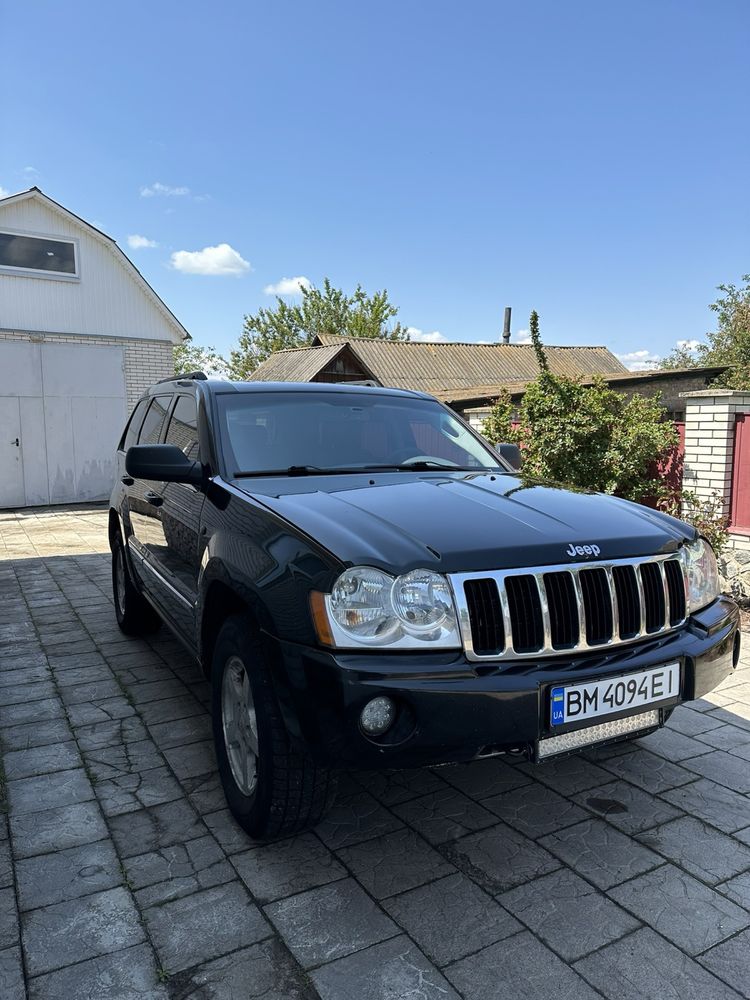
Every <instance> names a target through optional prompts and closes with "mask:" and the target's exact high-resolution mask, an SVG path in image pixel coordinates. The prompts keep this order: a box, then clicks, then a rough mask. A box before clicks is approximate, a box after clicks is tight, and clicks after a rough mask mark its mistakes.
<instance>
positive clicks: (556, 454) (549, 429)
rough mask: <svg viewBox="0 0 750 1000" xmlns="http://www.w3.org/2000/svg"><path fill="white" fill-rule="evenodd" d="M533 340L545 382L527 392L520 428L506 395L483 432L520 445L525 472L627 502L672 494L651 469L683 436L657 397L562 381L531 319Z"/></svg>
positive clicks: (540, 378) (599, 383)
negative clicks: (551, 363)
mask: <svg viewBox="0 0 750 1000" xmlns="http://www.w3.org/2000/svg"><path fill="white" fill-rule="evenodd" d="M529 328H530V331H531V340H532V343H533V345H534V349H535V351H536V357H537V362H538V364H539V375H538V376H537V378H536V379H535V380H534V381H533V382H531V383H530V384H529V385H528V386H527V387H526V391H525V393H524V397H523V400H522V402H521V405H520V407H519V413H518V422H517V424H516V425H514V424H513V422H512V421H511V415H512V406H511V402H510V397H509V396H508V395H507V393H506V394H503V395H501V397H500V398H499V399H498V401H497V403H496V405H495V406H494V407H493V409H492V412H491V413H490V416H489V418H488V419H487V420H486V421H485V423H484V425H483V427H482V433H483V434H484V436H485V437H487V438H488V439H489V440H490V441H492V442H493V443H495V442H497V441H514V442H516V443H517V444H519V445H520V446H521V448H522V449H523V454H524V473H525V474H527V475H529V476H531V477H535V478H538V479H543V480H544V479H546V480H552V481H554V482H558V483H563V484H566V485H569V486H573V487H577V488H580V489H590V490H597V491H599V492H601V493H612V494H615V495H617V496H620V497H624V498H626V499H628V500H636V501H642V500H645V499H646V498H657V499H658V498H660V497H662V496H664V495H665V493H666V487H665V486H664V484H663V483H662V482H660V481H659V480H658V479H656V478H655V476H654V474H653V472H652V469H653V468H654V466H655V463H656V462H657V461H658V460H659V459H660V458H662V457H664V456H665V455H666V454H667V453H668V452H669V450H670V449H671V448H672V447H673V446H674V445H675V444H676V443H677V432H676V430H675V428H674V425H673V424H672V422H671V421H668V420H665V419H664V417H665V411H664V409H663V408H662V406H661V405H660V403H659V400H658V398H646V397H644V396H638V395H635V396H632V397H631V398H630V399H628V398H626V397H625V396H623V395H621V394H620V393H618V392H615V391H614V390H613V389H610V388H609V387H608V386H607V384H606V382H605V381H604V379H595V380H594V382H593V384H591V385H582V384H581V380H580V379H574V378H567V377H564V376H561V375H555V374H553V373H552V372H551V371H550V368H549V364H548V362H547V356H546V354H545V352H544V348H543V346H542V343H541V339H540V337H539V317H538V316H537V314H536V313H535V312H533V313H532V314H531V320H530V323H529Z"/></svg>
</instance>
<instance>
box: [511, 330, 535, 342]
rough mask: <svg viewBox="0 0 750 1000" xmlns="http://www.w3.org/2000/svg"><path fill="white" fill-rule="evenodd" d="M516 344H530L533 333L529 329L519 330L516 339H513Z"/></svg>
mask: <svg viewBox="0 0 750 1000" xmlns="http://www.w3.org/2000/svg"><path fill="white" fill-rule="evenodd" d="M513 343H514V344H530V343H531V333H530V331H529V330H517V331H516V339H515V340H514V341H513Z"/></svg>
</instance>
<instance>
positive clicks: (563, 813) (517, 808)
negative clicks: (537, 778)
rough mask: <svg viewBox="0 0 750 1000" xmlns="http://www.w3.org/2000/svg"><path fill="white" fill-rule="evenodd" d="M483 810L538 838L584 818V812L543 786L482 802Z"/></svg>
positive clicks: (518, 789) (514, 791) (508, 793)
mask: <svg viewBox="0 0 750 1000" xmlns="http://www.w3.org/2000/svg"><path fill="white" fill-rule="evenodd" d="M482 805H483V806H484V807H485V809H489V810H490V811H491V812H493V813H495V814H496V815H497V816H499V817H500V819H502V820H503V821H504V822H506V823H507V824H508V825H509V826H512V827H514V829H516V830H519V831H520V832H521V833H524V834H526V836H527V837H541V836H542V835H543V834H545V833H553V832H554V831H555V830H561V829H563V827H566V826H572V825H573V824H574V823H578V822H580V821H581V820H583V819H586V816H587V814H586V812H585V810H583V809H581V808H580V807H579V806H577V805H576V804H575V803H574V802H571V801H570V799H565V798H563V797H562V795H558V794H557V792H554V791H553V790H552V789H551V788H548V787H546V786H545V785H539V784H533V785H525V786H524V787H523V788H516V789H514V790H513V791H510V792H505V793H503V794H502V795H493V796H491V797H490V798H488V799H483V800H482Z"/></svg>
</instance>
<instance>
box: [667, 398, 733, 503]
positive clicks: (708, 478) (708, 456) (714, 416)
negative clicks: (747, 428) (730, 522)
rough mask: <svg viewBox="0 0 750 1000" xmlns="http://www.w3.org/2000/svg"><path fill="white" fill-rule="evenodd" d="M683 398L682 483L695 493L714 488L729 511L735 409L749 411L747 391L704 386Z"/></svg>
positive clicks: (703, 493)
mask: <svg viewBox="0 0 750 1000" xmlns="http://www.w3.org/2000/svg"><path fill="white" fill-rule="evenodd" d="M680 396H681V398H683V399H684V400H685V460H684V471H683V477H682V485H683V487H684V488H685V489H686V490H690V491H691V492H693V493H695V494H697V496H699V497H710V496H711V494H712V493H713V492H714V491H716V492H717V493H720V494H721V496H723V497H724V498H725V501H726V508H725V512H726V513H727V514H728V513H729V498H730V493H731V491H732V459H733V455H732V451H733V447H734V418H735V414H736V413H748V412H750V393H749V392H735V391H734V390H732V389H704V390H702V391H701V392H689V393H688V392H685V393H681V394H680Z"/></svg>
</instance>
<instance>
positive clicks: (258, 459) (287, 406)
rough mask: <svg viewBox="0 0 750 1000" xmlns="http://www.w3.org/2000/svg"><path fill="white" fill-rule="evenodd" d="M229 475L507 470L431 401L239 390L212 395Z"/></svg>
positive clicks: (355, 394)
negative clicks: (403, 470) (404, 470)
mask: <svg viewBox="0 0 750 1000" xmlns="http://www.w3.org/2000/svg"><path fill="white" fill-rule="evenodd" d="M218 404H219V414H220V420H221V435H222V444H223V450H224V457H225V460H226V464H227V471H228V472H229V474H230V475H258V474H261V473H263V472H284V473H287V472H288V473H290V474H300V475H302V474H308V473H309V474H314V473H318V472H321V473H325V472H332V471H337V470H344V471H349V470H352V471H354V470H360V469H361V470H364V471H371V470H375V469H397V470H400V469H410V468H412V469H432V468H434V469H454V470H455V469H465V470H470V471H484V470H493V471H496V472H497V471H506V470H505V469H504V468H503V467H502V465H501V464H500V462H499V461H498V458H497V456H496V455H495V454H494V453H493V452H491V451H490V450H489V449H488V448H487V447H486V446H485V445H484V444H483V443H482V442H481V441H480V440H479V439H478V438H477V437H476V436H475V435H474V434H473V433H472V432H471V431H470V430H468V429H467V428H466V427H465V425H464V424H463V423H462V422H461V421H460V420H458V419H457V418H456V417H454V416H453V415H452V414H451V413H450V412H449V411H448V410H446V409H444V408H443V407H442V406H440V404H439V403H437V402H436V401H434V400H430V399H419V398H409V397H408V396H396V395H390V394H388V393H364V392H361V393H358V392H320V393H316V392H310V391H304V392H246V393H222V394H221V395H219V397H218Z"/></svg>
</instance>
